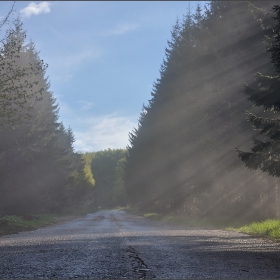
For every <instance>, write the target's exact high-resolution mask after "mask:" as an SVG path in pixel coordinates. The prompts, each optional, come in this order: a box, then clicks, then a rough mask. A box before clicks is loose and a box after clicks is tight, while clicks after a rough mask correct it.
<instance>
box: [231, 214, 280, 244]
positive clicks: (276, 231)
mask: <svg viewBox="0 0 280 280" xmlns="http://www.w3.org/2000/svg"><path fill="white" fill-rule="evenodd" d="M227 230H233V231H237V232H242V233H247V234H250V235H253V236H257V237H265V238H269V239H272V240H274V241H277V242H280V220H276V219H268V220H265V221H262V222H253V223H250V224H248V225H245V226H242V227H239V228H233V227H228V228H227Z"/></svg>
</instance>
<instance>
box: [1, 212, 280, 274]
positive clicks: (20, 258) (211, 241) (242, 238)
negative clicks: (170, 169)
mask: <svg viewBox="0 0 280 280" xmlns="http://www.w3.org/2000/svg"><path fill="white" fill-rule="evenodd" d="M0 278H6V279H8V278H9V279H15V278H21V279H24V278H33V279H34V278H35V279H40V278H41V279H51V278H60V279H61V278H63V279H71V278H83V279H86V278H91V279H92V278H98V279H116V278H122V279H124V278H130V279H143V278H149V279H152V278H160V279H182V278H185V279H186V278H188V279H194V278H209V279H210V278H214V279H217V278H218V279H261V278H262V279H265V278H267V279H272V278H280V244H279V243H274V242H272V241H269V240H264V239H262V238H252V237H250V236H248V235H246V234H240V233H237V232H230V231H221V230H202V229H191V228H187V227H183V226H181V227H180V226H174V225H172V226H171V225H168V224H164V223H162V222H159V221H154V220H150V219H146V218H143V217H139V216H135V215H131V214H127V213H125V212H123V211H99V212H96V213H93V214H88V215H87V216H86V217H73V216H72V217H70V216H69V217H67V218H66V217H61V218H59V219H57V221H56V223H55V224H53V225H51V226H48V227H44V228H40V229H37V230H35V231H29V232H21V233H18V234H13V235H9V236H3V237H0Z"/></svg>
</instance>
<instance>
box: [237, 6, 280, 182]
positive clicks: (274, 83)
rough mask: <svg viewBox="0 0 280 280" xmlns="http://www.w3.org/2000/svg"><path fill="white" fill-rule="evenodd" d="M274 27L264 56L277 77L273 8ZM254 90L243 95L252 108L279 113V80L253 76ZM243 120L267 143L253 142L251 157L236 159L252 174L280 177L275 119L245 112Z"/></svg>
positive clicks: (279, 130) (279, 52)
mask: <svg viewBox="0 0 280 280" xmlns="http://www.w3.org/2000/svg"><path fill="white" fill-rule="evenodd" d="M273 11H274V12H275V13H276V16H274V17H273V19H274V20H275V21H276V24H275V25H274V26H273V27H272V36H270V37H269V39H267V42H268V43H269V46H268V47H267V50H268V52H269V53H270V54H271V62H272V63H273V65H274V67H275V70H276V73H280V47H279V44H280V7H279V6H274V7H273ZM255 81H256V84H257V85H258V89H253V88H251V87H249V86H248V85H245V93H246V94H247V96H248V100H250V101H251V102H252V103H253V104H254V106H258V107H261V108H262V109H263V111H264V112H267V111H271V112H273V113H279V112H280V94H279V92H280V78H279V76H265V75H262V74H261V73H257V74H256V76H255ZM247 119H248V121H249V122H250V123H251V125H252V126H253V128H254V129H255V130H258V131H259V132H260V134H261V135H264V136H266V137H267V139H269V138H270V139H269V141H265V140H257V139H255V140H254V146H253V147H252V148H251V151H252V152H251V153H248V152H241V151H239V150H238V156H239V157H240V158H241V160H242V161H243V162H244V163H245V165H246V166H247V167H248V168H249V169H252V170H257V169H260V170H262V171H264V172H267V173H268V174H269V175H271V176H276V177H280V163H279V155H280V120H279V118H265V117H258V116H256V115H255V114H253V113H250V112H247Z"/></svg>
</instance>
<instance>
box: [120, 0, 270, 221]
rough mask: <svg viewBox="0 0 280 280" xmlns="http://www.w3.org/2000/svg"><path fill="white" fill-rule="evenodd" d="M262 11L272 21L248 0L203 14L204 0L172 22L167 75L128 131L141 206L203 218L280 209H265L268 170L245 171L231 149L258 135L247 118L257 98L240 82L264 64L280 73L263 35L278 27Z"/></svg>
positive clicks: (133, 191) (131, 189) (131, 173)
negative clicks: (247, 94)
mask: <svg viewBox="0 0 280 280" xmlns="http://www.w3.org/2000/svg"><path fill="white" fill-rule="evenodd" d="M256 5H258V6H259V7H261V8H265V9H271V7H272V6H273V4H272V2H269V1H259V2H258V3H257V4H256ZM252 11H253V12H254V13H252ZM257 12H258V13H261V14H262V16H263V17H264V18H265V20H263V21H262V24H263V25H265V26H269V24H270V23H271V22H270V20H269V19H267V17H268V18H269V17H270V16H269V14H267V13H264V12H263V10H260V9H257V8H256V7H255V6H254V5H252V4H249V3H248V2H245V1H211V2H210V3H209V5H208V6H207V7H206V10H205V13H204V14H202V12H201V7H200V6H199V5H198V6H197V9H196V11H195V13H194V14H193V15H192V14H191V13H190V12H188V13H187V15H186V16H185V17H184V19H183V21H182V22H181V23H180V22H179V20H177V22H176V24H175V25H174V27H173V30H172V32H171V40H170V41H168V48H166V58H165V60H164V61H163V64H162V66H161V70H160V79H158V80H157V81H156V83H155V84H154V88H153V92H152V93H151V95H152V98H151V100H150V101H149V104H148V105H145V106H143V111H142V113H141V115H140V118H139V123H138V127H137V128H135V129H134V130H133V131H132V132H131V133H130V135H129V139H130V145H129V147H128V156H127V163H126V166H125V188H126V190H127V193H128V196H129V199H130V201H131V202H132V203H133V204H134V205H137V206H138V207H139V208H140V209H141V210H143V211H150V212H159V213H160V212H161V213H168V212H169V213H180V214H184V215H188V216H201V217H210V216H216V215H221V213H222V215H224V216H225V217H233V216H238V215H241V214H242V215H244V209H246V210H247V211H246V215H247V216H251V217H252V216H253V215H252V213H253V214H254V215H256V216H258V217H261V215H264V216H265V215H267V213H272V212H273V211H274V210H275V209H274V210H271V212H270V210H269V211H268V212H265V211H264V208H265V207H266V209H268V207H267V206H268V205H269V199H268V198H266V194H267V193H268V192H267V191H266V189H267V185H268V179H267V178H266V177H265V176H263V175H261V174H259V173H257V174H255V175H252V174H251V173H250V172H249V171H248V170H246V169H245V168H244V167H243V166H242V164H241V162H240V161H239V159H238V157H237V156H236V154H235V151H234V149H233V148H234V147H244V146H246V145H247V143H248V142H249V141H250V139H252V138H253V137H254V136H256V133H255V132H254V131H253V132H252V131H251V130H250V125H249V124H248V123H247V122H246V120H245V119H244V117H243V112H244V110H248V109H250V108H251V106H252V105H251V103H250V102H248V101H247V100H246V98H245V97H244V96H242V94H239V93H241V92H242V81H244V79H246V78H248V79H249V78H250V77H252V76H253V75H254V73H256V69H257V68H259V66H260V65H261V67H262V68H263V69H265V70H266V71H267V73H269V74H270V73H272V69H271V64H270V62H269V56H268V54H267V52H266V51H265V46H264V45H263V43H262V40H263V39H264V38H265V36H266V35H269V34H270V30H269V28H262V27H261V24H260V23H259V21H257V20H256V19H255V18H254V17H255V14H256V13H257ZM253 189H254V190H257V191H252V190H253Z"/></svg>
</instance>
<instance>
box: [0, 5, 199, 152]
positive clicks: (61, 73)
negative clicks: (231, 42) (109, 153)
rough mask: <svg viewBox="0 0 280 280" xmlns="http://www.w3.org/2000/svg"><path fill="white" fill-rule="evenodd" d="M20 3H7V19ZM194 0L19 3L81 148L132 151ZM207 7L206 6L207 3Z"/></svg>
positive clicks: (3, 12)
mask: <svg viewBox="0 0 280 280" xmlns="http://www.w3.org/2000/svg"><path fill="white" fill-rule="evenodd" d="M12 3H13V2H9V1H1V2H0V11H1V12H0V16H1V17H2V18H3V17H4V16H6V14H7V13H8V11H9V9H10V8H11V6H12ZM196 3H198V1H197V2H194V1H191V2H189V1H132V2H129V1H120V2H118V1H77V2H74V1H61V2H56V1H53V2H27V1H19V2H16V3H15V7H14V9H15V14H14V17H15V16H16V15H18V14H20V17H21V19H22V21H23V27H24V29H25V30H27V39H28V40H29V39H32V40H33V41H34V43H35V46H36V49H37V50H38V51H40V58H41V59H43V60H44V61H45V62H46V63H47V64H48V65H49V67H48V70H47V75H48V76H49V81H50V84H51V87H50V90H51V91H52V92H53V94H54V97H55V98H57V101H58V103H59V105H60V114H59V115H60V121H62V122H63V124H64V125H65V127H66V128H67V127H69V126H71V128H72V129H73V132H74V135H75V139H76V141H75V143H74V148H75V150H76V151H82V152H87V151H88V152H92V151H98V150H103V149H107V148H112V149H116V148H125V147H126V145H127V144H128V133H129V132H130V131H131V130H132V129H133V128H134V127H137V122H138V118H139V115H140V112H141V108H142V105H143V103H144V104H147V102H148V100H149V99H150V98H151V95H150V93H151V91H152V85H153V83H154V82H155V81H156V79H157V78H159V69H160V65H161V63H162V61H163V58H164V49H165V47H166V46H167V40H168V39H170V32H171V30H172V26H173V25H174V24H175V21H176V18H177V16H178V17H179V19H182V17H183V15H184V14H186V13H187V8H188V7H189V5H190V6H191V7H192V11H194V10H195V6H196ZM200 3H202V6H203V5H204V2H200Z"/></svg>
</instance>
